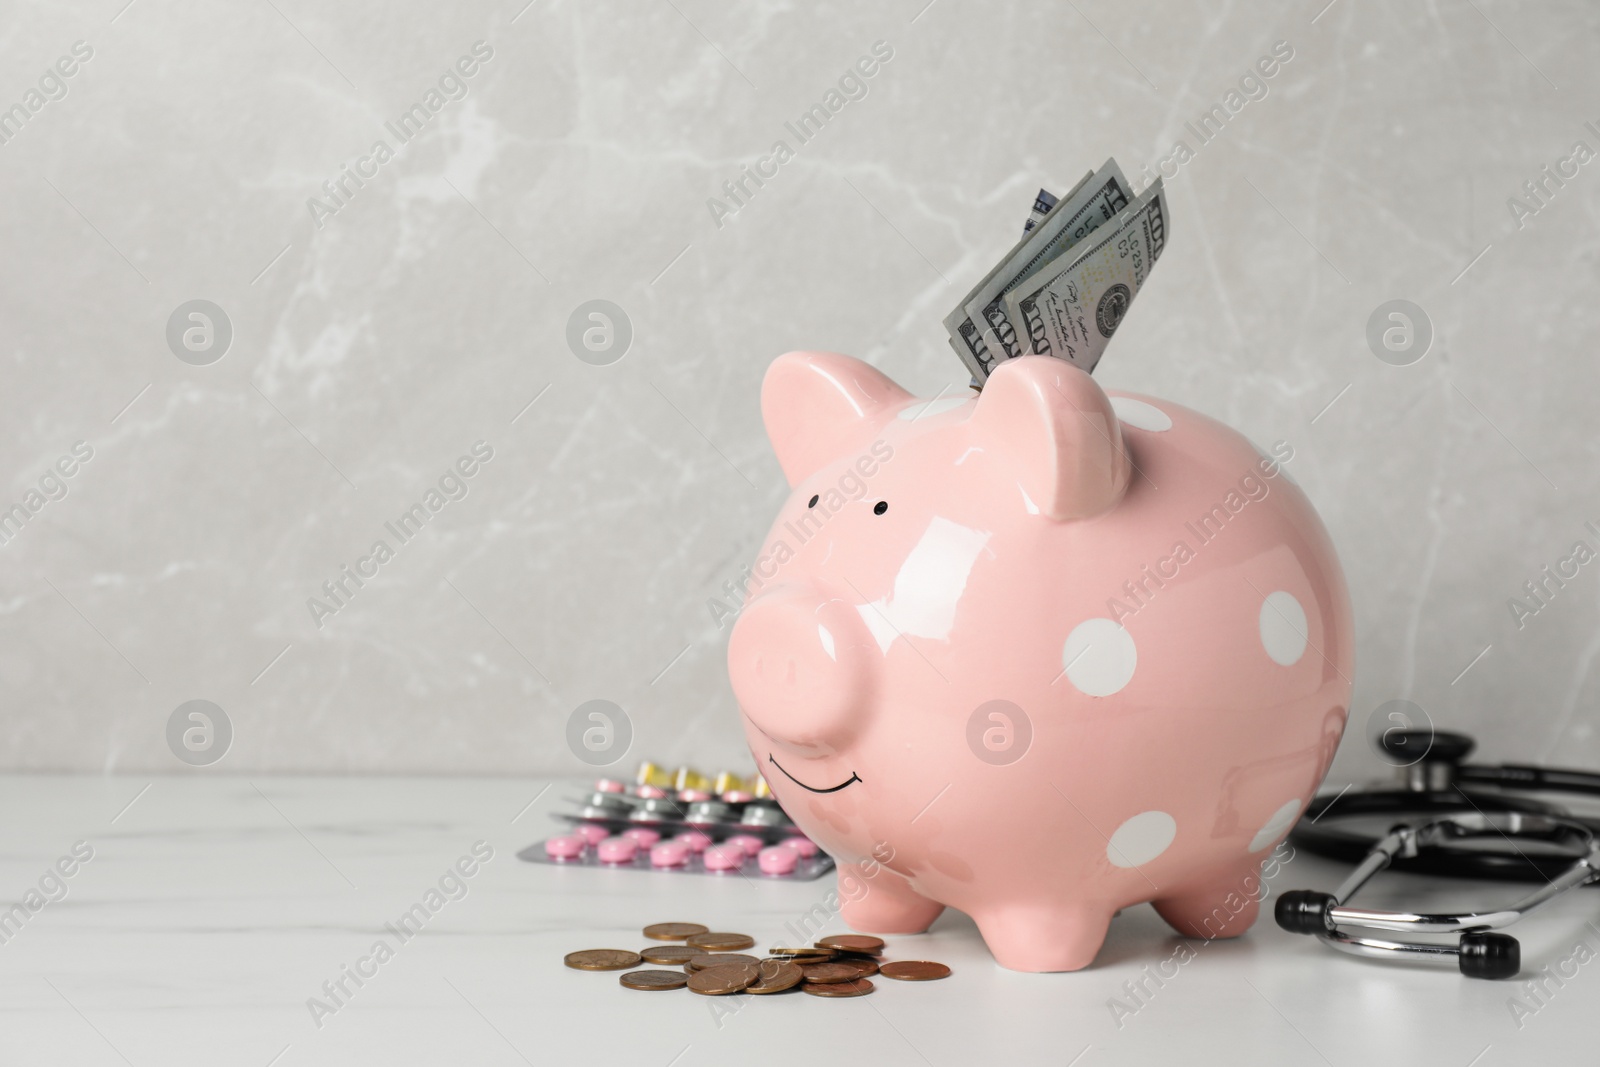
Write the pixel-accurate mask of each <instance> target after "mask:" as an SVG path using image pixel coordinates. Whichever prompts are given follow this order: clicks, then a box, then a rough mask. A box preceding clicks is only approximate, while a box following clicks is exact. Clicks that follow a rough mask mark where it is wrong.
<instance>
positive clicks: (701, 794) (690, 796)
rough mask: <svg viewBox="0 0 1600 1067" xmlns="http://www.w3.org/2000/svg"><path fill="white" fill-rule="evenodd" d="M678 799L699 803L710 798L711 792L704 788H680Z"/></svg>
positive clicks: (688, 802) (689, 802) (684, 801)
mask: <svg viewBox="0 0 1600 1067" xmlns="http://www.w3.org/2000/svg"><path fill="white" fill-rule="evenodd" d="M678 799H679V800H681V801H682V802H683V803H685V804H698V803H699V802H700V801H702V800H710V799H711V794H710V793H707V792H706V791H705V790H704V789H680V790H678Z"/></svg>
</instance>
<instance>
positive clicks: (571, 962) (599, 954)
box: [563, 948, 640, 971]
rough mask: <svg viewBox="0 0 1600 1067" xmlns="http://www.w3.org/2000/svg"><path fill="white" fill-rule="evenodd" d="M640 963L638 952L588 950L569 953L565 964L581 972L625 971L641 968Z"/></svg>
mask: <svg viewBox="0 0 1600 1067" xmlns="http://www.w3.org/2000/svg"><path fill="white" fill-rule="evenodd" d="M639 961H640V956H639V954H638V953H637V952H627V951H624V950H623V949H620V948H588V949H584V950H583V951H582V952H569V953H567V956H566V959H565V960H564V961H563V962H565V963H566V965H567V966H568V967H576V968H577V969H578V970H580V971H625V970H627V969H628V968H629V967H637V966H639Z"/></svg>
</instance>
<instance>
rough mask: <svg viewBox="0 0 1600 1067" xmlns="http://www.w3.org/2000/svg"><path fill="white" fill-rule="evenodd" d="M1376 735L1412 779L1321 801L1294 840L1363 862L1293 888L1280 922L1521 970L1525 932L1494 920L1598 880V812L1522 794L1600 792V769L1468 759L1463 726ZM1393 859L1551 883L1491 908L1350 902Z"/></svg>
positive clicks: (1327, 936)
mask: <svg viewBox="0 0 1600 1067" xmlns="http://www.w3.org/2000/svg"><path fill="white" fill-rule="evenodd" d="M1378 744H1379V747H1380V749H1381V750H1382V751H1383V752H1384V753H1385V754H1386V755H1387V756H1388V757H1389V758H1390V759H1391V761H1392V762H1395V763H1398V764H1401V765H1402V775H1403V783H1402V788H1400V789H1378V790H1363V791H1356V790H1346V791H1343V792H1340V793H1333V794H1324V795H1322V796H1319V797H1317V798H1316V799H1315V800H1313V801H1312V802H1311V806H1310V807H1308V808H1307V809H1306V812H1305V815H1304V816H1302V817H1301V820H1300V823H1299V825H1297V826H1296V827H1295V829H1294V831H1293V832H1292V833H1291V834H1290V835H1289V840H1290V841H1292V842H1293V843H1294V844H1295V845H1297V846H1300V847H1303V848H1306V849H1309V850H1310V851H1312V852H1315V853H1318V854H1320V855H1323V856H1328V857H1330V858H1332V859H1338V860H1344V861H1346V862H1354V863H1356V868H1355V870H1353V871H1351V872H1350V876H1349V877H1348V878H1346V879H1345V880H1344V882H1342V883H1341V884H1340V885H1339V887H1338V888H1337V889H1335V890H1334V891H1333V892H1332V893H1321V892H1316V891H1314V890H1309V889H1297V890H1292V891H1290V892H1287V893H1284V894H1283V895H1282V896H1281V897H1279V898H1278V903H1277V906H1276V911H1275V913H1274V914H1275V917H1276V918H1277V920H1278V925H1279V926H1281V927H1283V929H1285V930H1288V931H1289V932H1291V933H1296V934H1314V935H1315V936H1317V937H1318V938H1320V939H1321V940H1322V942H1323V943H1324V944H1327V945H1329V946H1331V947H1333V948H1336V949H1339V950H1340V951H1342V952H1348V953H1350V954H1352V955H1356V956H1366V957H1369V958H1372V959H1381V960H1406V961H1421V962H1443V963H1449V962H1450V961H1451V960H1452V959H1454V961H1455V963H1456V965H1457V967H1458V968H1459V969H1460V971H1461V973H1462V974H1464V975H1466V976H1467V977H1469V978H1512V977H1515V976H1516V974H1517V972H1518V971H1519V970H1520V969H1521V966H1522V958H1521V957H1522V951H1521V948H1520V946H1519V945H1518V944H1517V939H1516V938H1514V937H1512V936H1510V935H1509V934H1501V933H1496V932H1495V931H1497V930H1500V929H1503V928H1505V927H1507V926H1510V925H1511V924H1512V923H1514V922H1516V921H1517V920H1518V919H1521V918H1523V917H1524V916H1526V915H1531V914H1532V913H1533V912H1535V911H1538V910H1539V909H1540V908H1542V907H1544V906H1545V905H1547V904H1549V903H1550V902H1551V901H1553V900H1555V899H1556V898H1557V897H1559V896H1561V895H1562V894H1563V893H1566V892H1567V891H1568V890H1571V889H1576V888H1577V887H1579V886H1581V885H1586V884H1591V883H1592V884H1600V820H1596V819H1592V818H1584V817H1581V816H1578V815H1573V814H1571V813H1569V812H1568V811H1566V810H1565V809H1563V808H1561V807H1559V806H1557V805H1555V804H1551V803H1548V802H1545V801H1540V800H1535V799H1533V798H1532V797H1529V796H1522V795H1518V794H1522V793H1573V794H1583V795H1588V796H1600V774H1595V773H1591V772H1587V771H1572V770H1560V769H1557V768H1552V767H1532V766H1522V765H1517V764H1501V765H1499V766H1487V765H1475V764H1467V763H1463V762H1462V761H1463V760H1465V759H1466V758H1467V756H1468V755H1470V754H1471V752H1472V750H1473V748H1474V747H1475V743H1474V742H1473V740H1472V738H1470V737H1467V736H1466V735H1464V734H1454V733H1443V732H1438V731H1431V730H1415V729H1405V730H1391V731H1389V732H1388V733H1386V734H1384V735H1383V737H1382V738H1381V739H1379V742H1378ZM1362 820H1365V821H1366V822H1367V823H1369V824H1370V823H1371V822H1373V821H1374V820H1379V821H1381V822H1384V823H1387V825H1388V829H1387V831H1386V832H1380V833H1379V834H1377V835H1374V834H1373V833H1372V832H1371V828H1370V826H1369V827H1368V828H1367V830H1366V831H1365V832H1363V831H1362V830H1361V829H1360V828H1359V827H1358V826H1352V825H1350V824H1352V823H1357V824H1359V823H1360V822H1361V821H1362ZM1486 846H1491V847H1486ZM1492 846H1501V847H1492ZM1504 846H1509V848H1506V847H1504ZM1386 868H1387V869H1393V870H1396V871H1410V872H1413V873H1417V874H1433V875H1446V876H1451V877H1457V878H1485V879H1498V880H1507V881H1529V882H1534V881H1536V882H1542V883H1544V884H1543V885H1542V886H1541V887H1540V888H1539V889H1537V890H1535V891H1534V892H1532V893H1529V894H1528V895H1527V896H1524V897H1523V898H1522V899H1520V900H1518V901H1516V902H1515V903H1513V904H1509V905H1506V906H1505V907H1501V908H1496V909H1494V910H1492V911H1481V912H1480V911H1474V912H1462V913H1449V914H1427V913H1417V912H1397V911H1378V910H1374V909H1371V908H1355V907H1351V906H1350V903H1349V902H1350V898H1351V897H1352V896H1354V895H1355V893H1356V891H1357V890H1359V889H1360V888H1361V887H1362V886H1364V885H1366V884H1367V882H1368V881H1370V880H1371V879H1372V877H1373V876H1374V875H1376V874H1377V873H1378V872H1379V871H1382V870H1384V869H1386ZM1351 928H1357V929H1361V930H1368V931H1378V932H1384V933H1390V934H1459V935H1460V936H1459V937H1458V938H1457V939H1456V943H1455V944H1449V943H1445V942H1426V941H1411V940H1399V939H1397V938H1384V937H1373V936H1367V935H1365V934H1356V933H1352V932H1351Z"/></svg>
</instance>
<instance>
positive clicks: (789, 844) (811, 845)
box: [780, 835, 817, 859]
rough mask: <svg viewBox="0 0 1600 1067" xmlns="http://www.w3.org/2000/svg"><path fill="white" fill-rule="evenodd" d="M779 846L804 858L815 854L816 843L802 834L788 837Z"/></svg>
mask: <svg viewBox="0 0 1600 1067" xmlns="http://www.w3.org/2000/svg"><path fill="white" fill-rule="evenodd" d="M780 847H782V848H787V849H790V850H792V851H793V852H794V854H795V855H797V856H804V857H805V858H806V859H810V858H811V857H812V856H815V855H816V854H817V843H816V842H815V841H813V840H811V838H809V837H805V836H803V835H802V836H796V837H791V838H789V839H788V840H786V841H784V842H783V844H782V845H781V846H780Z"/></svg>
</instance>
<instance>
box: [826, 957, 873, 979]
mask: <svg viewBox="0 0 1600 1067" xmlns="http://www.w3.org/2000/svg"><path fill="white" fill-rule="evenodd" d="M833 964H834V966H836V967H848V968H850V970H851V971H852V972H854V973H853V974H852V977H854V978H871V977H872V976H873V975H875V974H877V973H878V962H877V961H876V960H852V959H836V960H834V961H833Z"/></svg>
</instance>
